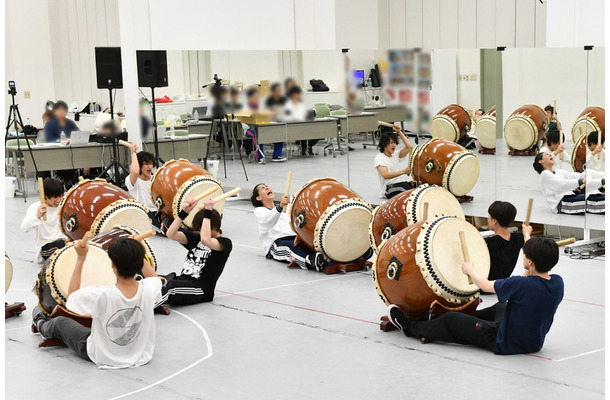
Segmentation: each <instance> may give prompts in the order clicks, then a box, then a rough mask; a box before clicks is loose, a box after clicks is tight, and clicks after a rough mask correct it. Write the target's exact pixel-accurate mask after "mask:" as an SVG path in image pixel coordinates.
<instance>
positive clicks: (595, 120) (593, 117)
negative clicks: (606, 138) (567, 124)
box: [572, 106, 606, 144]
mask: <svg viewBox="0 0 610 400" xmlns="http://www.w3.org/2000/svg"><path fill="white" fill-rule="evenodd" d="M594 131H597V132H601V133H602V135H604V134H605V132H606V110H604V109H603V108H602V107H598V106H591V107H587V108H585V109H584V110H583V112H581V113H580V115H579V116H578V118H577V119H576V122H574V126H572V140H573V141H574V143H575V144H576V143H578V140H579V139H580V136H581V135H582V134H583V133H589V132H594Z"/></svg>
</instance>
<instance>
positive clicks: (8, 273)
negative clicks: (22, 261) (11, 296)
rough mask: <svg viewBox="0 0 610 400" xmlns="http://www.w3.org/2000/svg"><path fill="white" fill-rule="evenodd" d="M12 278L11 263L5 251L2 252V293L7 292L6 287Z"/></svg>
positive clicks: (9, 284)
mask: <svg viewBox="0 0 610 400" xmlns="http://www.w3.org/2000/svg"><path fill="white" fill-rule="evenodd" d="M12 280H13V263H12V262H11V259H10V258H8V255H7V254H6V252H5V253H4V293H6V292H8V288H9V287H10V286H11V281H12Z"/></svg>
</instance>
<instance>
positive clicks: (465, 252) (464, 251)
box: [460, 231, 473, 285]
mask: <svg viewBox="0 0 610 400" xmlns="http://www.w3.org/2000/svg"><path fill="white" fill-rule="evenodd" d="M460 243H461V244H462V254H463V255H464V262H467V263H469V262H470V255H469V254H468V245H467V244H466V236H465V235H464V231H460ZM468 283H470V284H471V285H472V283H473V282H472V278H471V277H470V275H468Z"/></svg>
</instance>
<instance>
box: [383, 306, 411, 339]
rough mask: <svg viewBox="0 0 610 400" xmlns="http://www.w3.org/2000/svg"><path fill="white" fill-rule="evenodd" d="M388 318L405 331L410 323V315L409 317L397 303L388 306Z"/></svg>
mask: <svg viewBox="0 0 610 400" xmlns="http://www.w3.org/2000/svg"><path fill="white" fill-rule="evenodd" d="M388 318H389V319H390V322H391V323H392V325H394V326H395V327H396V328H398V330H400V331H401V332H403V333H404V331H405V328H406V327H407V325H408V324H409V317H407V316H406V315H405V313H403V312H402V310H401V309H400V308H398V306H397V305H396V304H391V305H390V307H388Z"/></svg>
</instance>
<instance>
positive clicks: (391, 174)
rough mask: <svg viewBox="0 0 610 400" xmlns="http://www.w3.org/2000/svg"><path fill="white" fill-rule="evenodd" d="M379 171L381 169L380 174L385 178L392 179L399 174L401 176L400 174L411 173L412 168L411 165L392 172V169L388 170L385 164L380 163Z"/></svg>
mask: <svg viewBox="0 0 610 400" xmlns="http://www.w3.org/2000/svg"><path fill="white" fill-rule="evenodd" d="M377 171H379V175H381V176H382V177H383V179H392V178H396V177H397V176H400V175H408V174H410V173H411V169H410V168H409V167H407V168H405V169H402V170H400V171H396V172H390V171H388V167H386V166H384V165H378V166H377Z"/></svg>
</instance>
